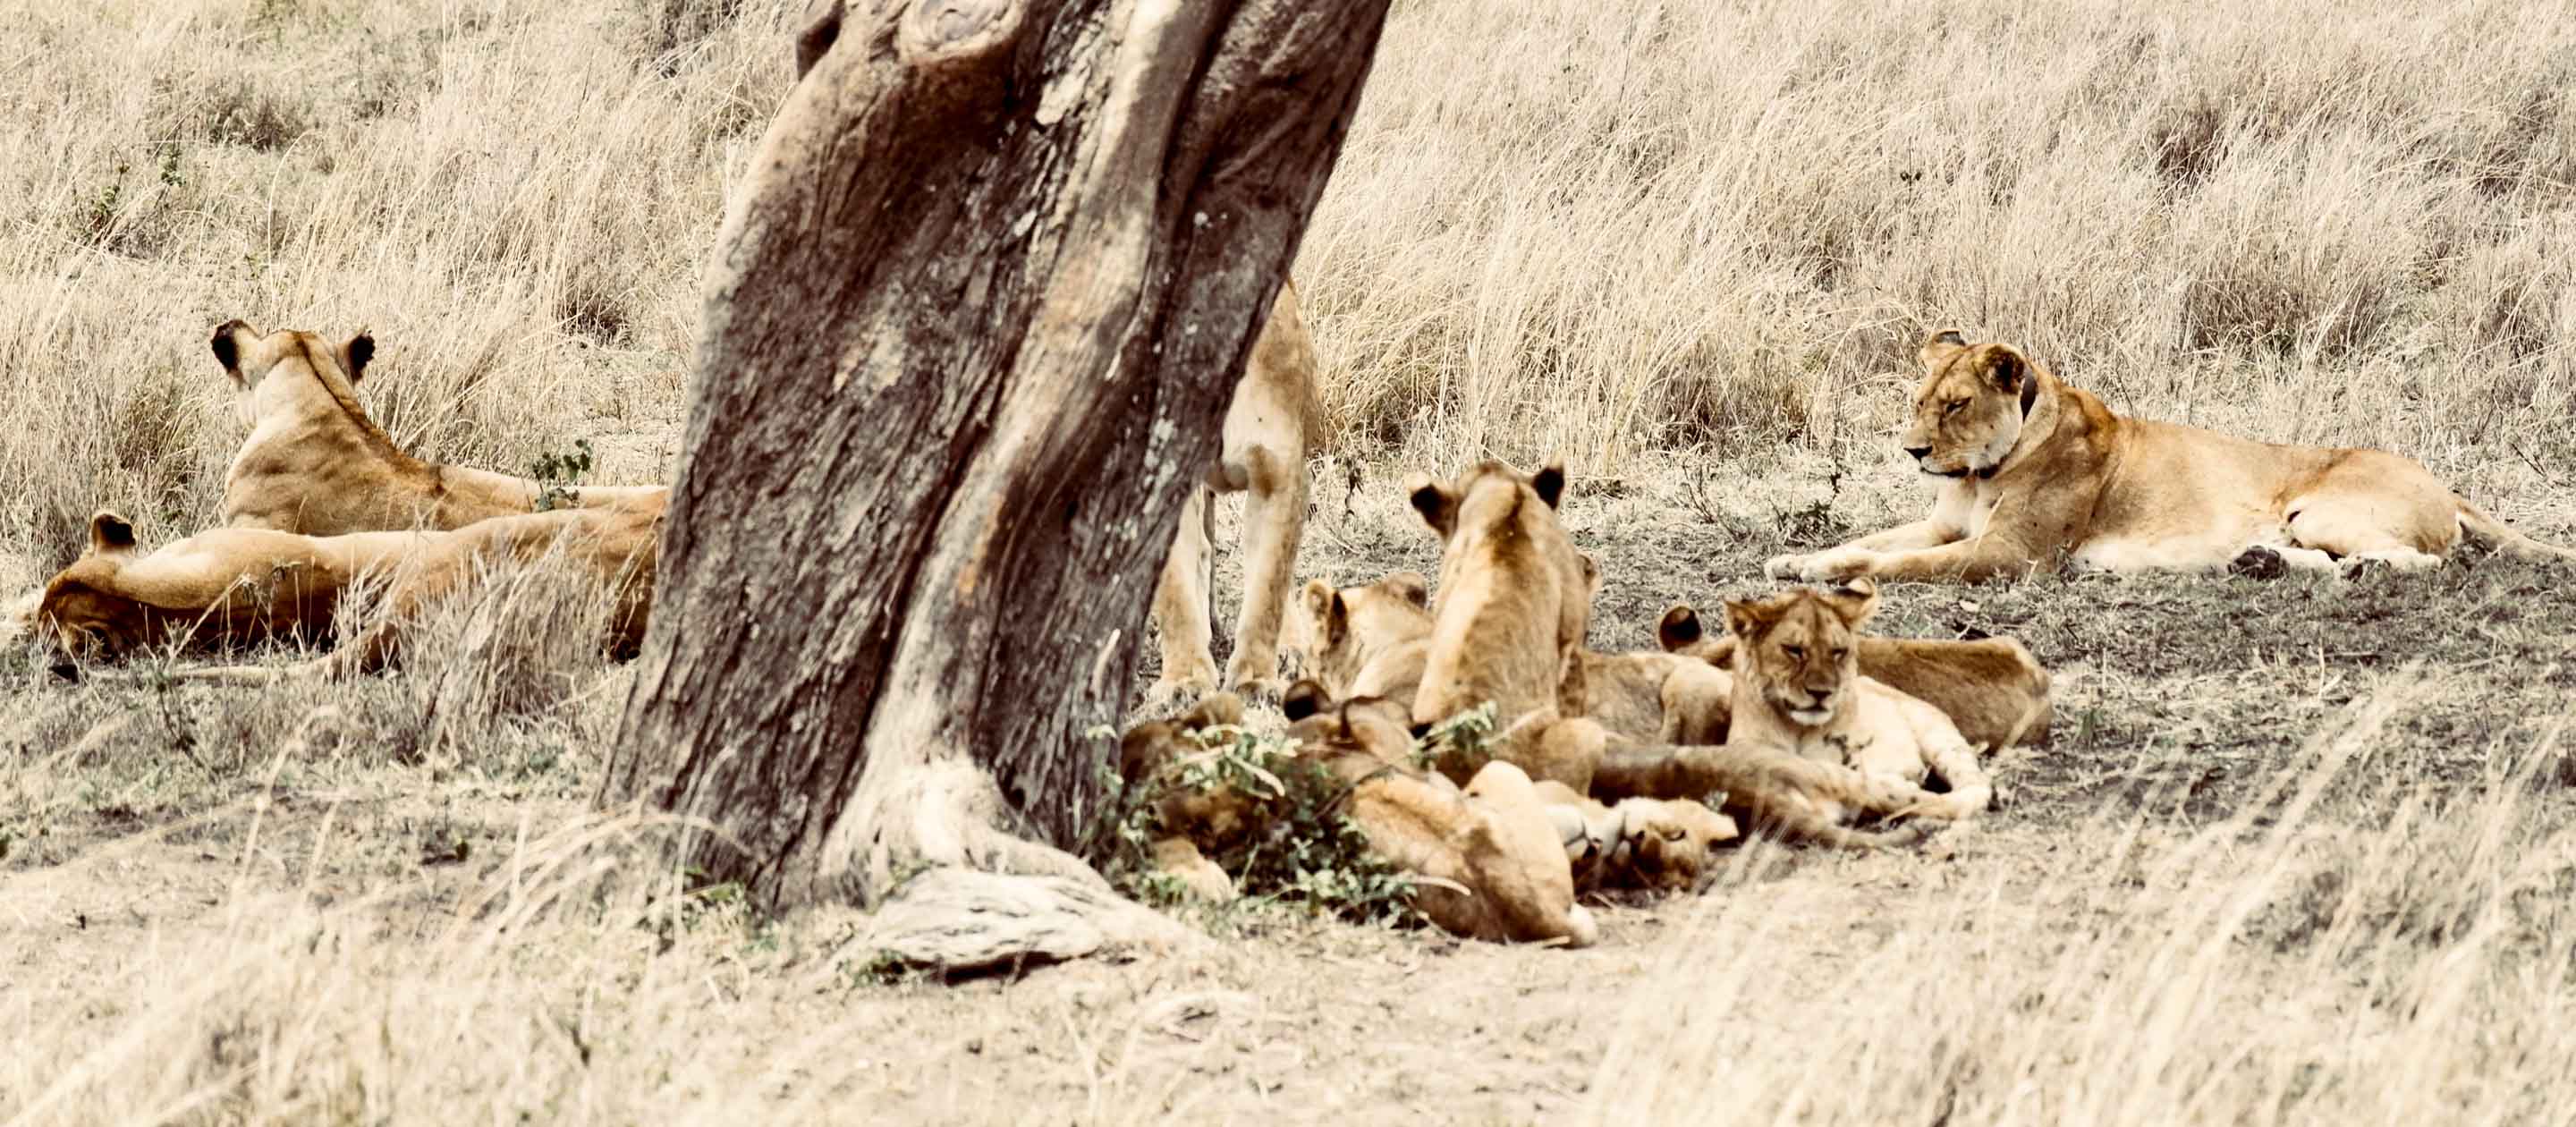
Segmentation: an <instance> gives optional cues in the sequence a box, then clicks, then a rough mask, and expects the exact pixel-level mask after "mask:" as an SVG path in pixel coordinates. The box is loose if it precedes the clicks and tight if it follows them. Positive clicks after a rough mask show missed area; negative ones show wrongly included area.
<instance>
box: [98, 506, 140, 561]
mask: <svg viewBox="0 0 2576 1127" xmlns="http://www.w3.org/2000/svg"><path fill="white" fill-rule="evenodd" d="M89 550H90V554H91V555H96V556H115V555H123V554H124V553H127V552H131V551H133V550H134V524H133V522H131V521H128V520H126V519H125V518H124V517H121V516H118V515H116V514H115V513H112V512H109V511H108V510H106V509H100V510H99V511H98V512H96V513H93V514H91V515H90V518H89Z"/></svg>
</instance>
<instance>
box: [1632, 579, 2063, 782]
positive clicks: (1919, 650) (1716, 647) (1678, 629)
mask: <svg viewBox="0 0 2576 1127" xmlns="http://www.w3.org/2000/svg"><path fill="white" fill-rule="evenodd" d="M1655 640H1656V641H1658V642H1660V643H1662V645H1663V647H1664V649H1665V650H1666V651H1667V652H1670V653H1673V654H1676V655H1680V656H1686V657H1696V658H1698V659H1700V660H1702V661H1704V662H1707V663H1708V664H1710V665H1713V666H1716V667H1718V668H1720V669H1727V668H1732V667H1733V665H1734V662H1735V635H1733V634H1728V633H1723V632H1721V633H1719V634H1717V635H1715V636H1709V635H1708V634H1707V633H1706V631H1705V630H1704V629H1703V628H1702V627H1701V626H1700V621H1699V612H1697V611H1694V610H1692V609H1691V607H1690V604H1688V603H1675V604H1673V606H1672V608H1671V609H1669V610H1666V611H1665V612H1664V618H1663V621H1662V622H1660V623H1658V624H1657V625H1656V627H1655ZM1855 642H1856V643H1857V649H1858V651H1859V654H1860V672H1861V675H1862V676H1864V677H1868V678H1870V679H1871V680H1874V681H1880V682H1884V683H1885V684H1886V685H1887V686H1888V687H1889V688H1892V689H1895V690H1896V691H1898V692H1900V693H1904V694H1905V695H1907V696H1909V697H1913V698H1914V699H1916V700H1919V701H1922V702H1923V703H1925V704H1929V705H1931V706H1932V707H1934V708H1938V709H1940V710H1941V712H1942V714H1943V715H1945V716H1948V717H1949V718H1950V723H1952V724H1953V725H1956V726H1957V727H1958V729H1959V735H1960V736H1961V737H1963V738H1965V739H1966V740H1967V741H1968V742H1969V743H1972V744H1979V745H1982V746H1984V747H1985V748H1986V750H1988V751H1994V750H1999V749H2002V748H2007V747H2020V746H2029V747H2046V746H2048V738H2049V721H2050V718H2051V716H2052V715H2053V706H2052V705H2051V704H2050V703H2049V678H2048V670H2047V669H2045V668H2043V667H2041V665H2040V664H2039V659H2037V658H2035V657H2032V656H2031V653H2030V649H2029V648H2028V647H2026V646H2024V645H2022V644H2021V643H2020V642H2019V641H2017V640H2015V639H2012V638H1979V639H1976V640H1974V641H1964V642H1962V641H1948V640H1942V639H1937V638H1882V637H1878V636H1876V635H1872V634H1863V635H1860V636H1859V637H1857V638H1856V639H1855ZM1729 695H1730V697H1731V696H1732V690H1731V689H1730V690H1729Z"/></svg>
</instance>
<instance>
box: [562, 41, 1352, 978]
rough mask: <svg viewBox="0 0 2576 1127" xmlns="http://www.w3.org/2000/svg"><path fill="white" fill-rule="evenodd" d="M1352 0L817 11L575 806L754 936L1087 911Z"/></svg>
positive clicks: (1338, 86)
mask: <svg viewBox="0 0 2576 1127" xmlns="http://www.w3.org/2000/svg"><path fill="white" fill-rule="evenodd" d="M1385 7H1386V0H1060V2H1055V3H1049V2H1046V0H911V2H904V0H881V2H879V3H873V4H871V3H866V2H864V0H850V2H849V3H848V4H847V5H845V6H844V7H842V8H837V9H834V8H827V9H826V10H825V11H824V13H823V14H822V16H821V18H820V19H819V20H817V22H816V23H815V24H814V25H813V26H812V27H810V28H809V29H808V30H807V31H806V32H805V33H804V34H803V35H802V36H800V37H799V40H798V47H797V52H798V58H799V61H800V64H802V65H803V66H804V68H805V70H804V75H803V78H802V79H801V80H800V81H799V82H798V84H797V86H796V87H795V89H794V90H793V91H792V92H791V93H790V95H789V97H788V99H787V102H786V105H785V106H784V107H783V108H782V109H781V110H780V111H779V116H778V119H777V120H776V121H775V122H773V123H772V124H771V126H770V129H769V133H768V135H767V136H766V138H764V140H763V141H762V144H761V148H760V150H759V151H758V152H757V153H756V154H755V155H754V156H753V158H752V163H751V167H750V169H749V172H748V174H747V177H748V178H747V180H746V182H745V183H744V184H743V185H742V186H741V187H740V189H739V190H738V191H737V193H736V195H735V199H734V201H733V205H732V208H731V212H730V214H729V215H728V216H727V217H726V222H725V226H724V230H723V232H722V233H721V235H720V236H719V242H718V246H717V251H716V255H715V257H714V261H713V263H712V265H711V266H710V270H709V274H710V276H709V279H708V296H707V307H706V318H705V324H704V332H703V333H702V336H701V340H700V343H699V346H698V360H697V371H696V375H695V379H694V381H693V384H692V389H691V398H690V410H689V422H688V441H687V445H686V452H685V453H684V454H683V455H682V457H681V461H680V467H679V475H678V479H677V482H676V484H675V487H674V493H673V497H672V504H671V513H670V517H669V519H668V524H667V525H666V527H665V529H664V532H663V537H662V557H661V564H660V566H661V585H660V589H659V592H658V594H657V596H656V602H657V606H656V608H655V614H654V618H653V625H652V631H651V634H650V637H649V638H648V639H647V642H646V645H645V652H644V656H643V658H642V660H641V663H640V669H639V670H638V676H637V678H636V684H635V689H634V693H633V695H632V696H631V697H630V699H629V700H628V702H627V712H626V717H625V721H624V723H623V725H622V728H621V730H620V733H619V735H618V738H617V742H616V745H615V753H614V756H613V758H612V762H611V764H610V770H609V774H608V781H607V788H606V794H607V796H608V797H609V798H610V799H612V800H624V799H630V798H640V799H642V800H644V801H645V802H646V803H647V804H649V805H651V806H655V807H659V808H662V809H666V810H669V811H672V812H675V813H677V814H680V815H682V816H684V817H686V818H689V819H696V820H702V822H703V823H704V824H705V825H706V826H707V827H709V828H711V829H712V831H713V832H693V833H690V834H688V835H685V836H684V838H683V840H682V842H681V844H680V846H679V849H680V851H681V858H680V860H681V862H682V863H683V864H686V865H691V866H695V867H696V868H698V869H700V870H702V871H703V872H704V873H705V874H706V875H707V877H708V878H710V879H717V880H726V879H730V880H737V881H740V882H742V883H743V884H744V885H745V886H746V887H747V888H748V889H749V890H750V891H751V892H752V893H753V894H754V895H755V896H756V897H758V898H759V899H760V900H761V901H763V902H766V903H769V904H772V905H776V906H790V905H796V904H802V903H809V902H815V901H826V900H844V899H855V900H857V901H859V902H861V903H866V904H875V903H878V902H879V901H880V900H882V899H883V898H885V897H886V896H888V895H889V894H890V893H892V892H893V891H894V890H895V889H896V886H897V885H898V884H899V883H901V882H902V881H903V880H904V878H906V877H907V876H909V875H912V874H914V873H916V872H919V871H920V870H921V869H922V868H923V867H924V866H929V867H951V868H957V869H965V870H981V871H983V872H986V873H1020V874H1041V875H1045V876H1048V877H1052V878H1055V879H1056V880H1058V881H1061V882H1068V883H1065V884H1063V885H1062V887H1063V888H1066V889H1072V888H1077V887H1085V886H1088V887H1090V888H1096V886H1097V884H1098V881H1099V878H1098V877H1097V876H1096V875H1095V874H1093V873H1092V872H1091V870H1090V869H1089V868H1088V867H1087V866H1085V865H1083V864H1082V863H1081V862H1080V861H1078V860H1076V859H1075V858H1073V857H1072V856H1071V855H1069V854H1067V853H1064V852H1061V851H1059V848H1057V847H1063V846H1068V845H1070V844H1071V843H1072V842H1074V841H1075V840H1076V839H1077V837H1078V836H1079V835H1080V834H1081V833H1082V832H1083V831H1084V830H1085V829H1086V828H1087V827H1088V825H1089V822H1090V820H1091V819H1092V817H1093V815H1094V813H1095V811H1096V809H1097V808H1098V806H1099V803H1100V799H1101V793H1100V790H1099V780H1098V778H1097V776H1096V774H1095V764H1096V763H1098V762H1099V761H1100V759H1099V757H1100V756H1102V755H1104V754H1106V753H1107V752H1108V750H1109V749H1108V747H1107V745H1104V744H1102V743H1101V742H1099V741H1096V740H1092V739H1088V738H1086V736H1085V732H1086V731H1087V730H1089V729H1091V728H1093V727H1095V726H1097V725H1103V724H1114V723H1116V722H1117V721H1118V720H1119V719H1120V716H1121V713H1122V711H1123V709H1124V706H1125V704H1126V702H1127V699H1128V695H1129V692H1130V688H1131V685H1132V684H1133V682H1134V680H1135V671H1134V664H1135V658H1136V655H1137V650H1138V642H1139V641H1140V638H1139V634H1140V632H1141V630H1142V628H1143V625H1144V622H1145V613H1146V607H1147V604H1148V602H1149V600H1150V599H1151V597H1152V595H1153V590H1154V583H1155V578H1156V575H1157V574H1158V570H1159V567H1160V564H1161V563H1162V557H1163V554H1164V551H1165V549H1166V548H1168V547H1169V545H1170V544H1171V543H1172V535H1173V531H1174V528H1175V523H1174V522H1175V521H1176V520H1177V519H1178V518H1179V515H1180V512H1181V509H1182V506H1183V504H1184V502H1185V501H1186V500H1187V499H1188V496H1189V494H1190V491H1191V489H1192V488H1193V487H1194V486H1195V484H1196V483H1197V481H1198V479H1199V477H1200V475H1201V474H1202V473H1203V472H1204V470H1205V468H1206V467H1207V466H1209V465H1210V464H1212V463H1213V461H1214V459H1215V457H1216V455H1217V447H1218V437H1219V425H1220V421H1221V419H1222V417H1223V415H1224V412H1225V408H1226V403H1227V399H1228V396H1229V394H1230V392H1231V390H1232V388H1233V385H1234V381H1235V378H1236V376H1237V374H1238V373H1239V372H1240V371H1241V369H1242V365H1243V362H1244V358H1245V355H1246V353H1247V352H1248V350H1249V349H1250V346H1251V343H1252V341H1253V338H1254V337H1255V336H1256V335H1257V333H1258V330H1259V329H1260V327H1261V322H1262V319H1263V318H1264V316H1266V314H1267V311H1268V310H1269V308H1270V303H1271V300H1272V297H1273V295H1274V294H1275V293H1276V291H1277V288H1278V285H1279V282H1280V279H1281V278H1282V277H1283V276H1284V274H1285V272H1286V269H1287V266H1288V263H1289V260H1290V259H1291V258H1292V257H1293V256H1294V254H1295V251H1296V246H1297V240H1298V238H1299V236H1300V235H1301V233H1302V232H1303V230H1304V227H1305V223H1306V219H1307V216H1308V214H1309V213H1310V212H1311V211H1312V209H1313V207H1314V203H1315V199H1316V197H1317V196H1318V195H1320V194H1321V192H1322V190H1323V185H1324V179H1325V176H1326V174H1327V173H1328V172H1329V171H1330V169H1331V166H1332V162H1333V158H1334V157H1335V155H1336V154H1337V153H1338V151H1339V149H1340V146H1341V142H1342V137H1343V134H1344V132H1345V131H1346V129H1347V128H1348V126H1349V123H1350V118H1351V113H1352V110H1353V108H1354V107H1355V105H1356V104H1357V101H1358V96H1359V90H1360V85H1361V82H1362V80H1363V79H1364V78H1365V76H1366V75H1367V72H1368V67H1369V61H1370V57H1371V55H1372V54H1373V53H1374V51H1375V49H1376V43H1377V37H1378V32H1379V29H1380V27H1381V26H1382V24H1383V23H1384V19H1385ZM1032 839H1033V840H1032ZM916 883H917V884H919V883H922V882H916ZM931 883H941V882H931ZM1043 884H1044V882H1037V885H1040V886H1042V885H1043ZM941 886H942V887H944V888H946V889H948V890H950V891H952V892H953V891H954V890H955V889H957V888H959V887H961V886H973V887H989V882H978V881H966V882H962V885H961V882H957V881H948V882H945V883H944V884H942V885H941ZM908 887H909V886H908ZM1026 893H1027V889H1026V888H1022V889H1020V890H1017V891H1016V892H1014V893H1013V895H1025V894H1026ZM906 895H907V896H910V895H911V894H910V893H909V891H907V894H906ZM969 899H972V897H969ZM1102 900H1106V901H1108V902H1111V903H1115V902H1116V901H1114V900H1110V899H1109V898H1104V897H1099V896H1098V895H1097V893H1096V892H1089V891H1086V892H1083V893H1081V894H1079V895H1072V896H1070V897H1069V898H1066V899H1065V900H1064V903H1062V904H1059V905H1058V907H1063V906H1064V904H1071V905H1072V906H1073V908H1074V909H1075V910H1077V911H1088V909H1087V908H1086V907H1085V905H1089V904H1091V903H1093V902H1094V901H1102ZM968 911H970V912H971V911H972V910H971V909H969V910H968ZM1140 911H1141V910H1140ZM1091 914H1094V915H1096V914H1097V913H1091ZM951 922H955V921H953V920H952V921H951ZM1003 946H1005V947H1007V946H1008V944H1004V945H1003ZM1033 946H1034V947H1036V948H1039V949H1043V951H1044V953H1047V954H1060V953H1061V951H1059V950H1056V949H1055V948H1051V947H1047V946H1046V945H1044V944H1036V945H1033Z"/></svg>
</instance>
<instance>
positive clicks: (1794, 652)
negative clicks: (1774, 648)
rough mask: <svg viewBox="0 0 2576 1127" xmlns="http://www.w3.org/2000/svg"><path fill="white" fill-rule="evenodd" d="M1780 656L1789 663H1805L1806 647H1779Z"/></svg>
mask: <svg viewBox="0 0 2576 1127" xmlns="http://www.w3.org/2000/svg"><path fill="white" fill-rule="evenodd" d="M1780 656H1782V657H1785V658H1788V659H1789V660H1791V661H1805V660H1807V647H1805V646H1782V647H1780Z"/></svg>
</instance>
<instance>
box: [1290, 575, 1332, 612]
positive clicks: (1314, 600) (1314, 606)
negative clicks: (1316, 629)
mask: <svg viewBox="0 0 2576 1127" xmlns="http://www.w3.org/2000/svg"><path fill="white" fill-rule="evenodd" d="M1297 597H1298V599H1299V601H1301V602H1304V603H1305V604H1306V613H1307V614H1310V615H1313V616H1315V617H1317V618H1322V617H1324V605H1325V604H1326V603H1328V602H1331V601H1332V598H1333V585H1332V584H1330V583H1326V582H1324V581H1323V580H1321V579H1309V580H1307V581H1306V585H1305V586H1304V587H1302V588H1300V589H1299V590H1298V592H1297Z"/></svg>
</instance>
